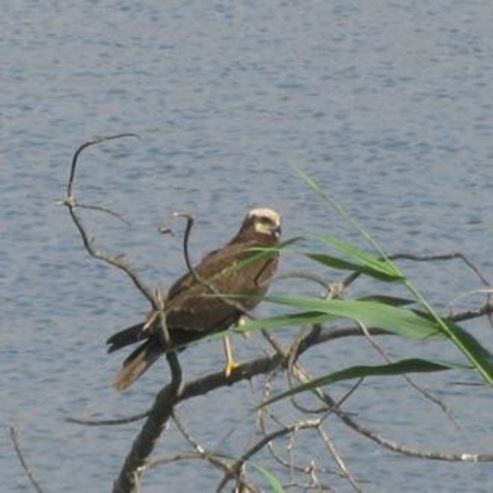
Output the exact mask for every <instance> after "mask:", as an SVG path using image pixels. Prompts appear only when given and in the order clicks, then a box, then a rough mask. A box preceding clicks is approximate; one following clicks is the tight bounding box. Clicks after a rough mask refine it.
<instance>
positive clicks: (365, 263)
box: [315, 234, 404, 281]
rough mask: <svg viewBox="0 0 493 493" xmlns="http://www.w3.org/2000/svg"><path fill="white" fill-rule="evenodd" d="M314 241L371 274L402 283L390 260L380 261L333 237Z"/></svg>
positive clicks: (319, 238)
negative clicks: (343, 256)
mask: <svg viewBox="0 0 493 493" xmlns="http://www.w3.org/2000/svg"><path fill="white" fill-rule="evenodd" d="M315 239H316V240H318V241H320V242H322V243H324V244H325V245H328V246H331V247H333V248H335V249H336V250H338V251H339V252H341V253H343V254H344V255H347V256H348V257H349V258H352V259H354V260H356V261H357V262H358V264H359V265H361V266H362V267H365V268H366V269H368V270H369V271H371V272H375V273H377V274H380V275H381V276H384V277H385V278H387V280H391V281H403V280H404V275H403V274H402V272H401V271H400V270H399V269H398V267H397V266H396V265H395V264H394V263H393V262H392V261H390V260H385V259H384V260H382V259H380V258H378V257H376V256H375V255H372V254H371V253H368V252H366V251H365V250H363V249H361V248H358V247H356V246H354V245H351V244H350V243H347V242H346V241H343V240H341V239H339V238H336V237H335V236H332V235H328V234H325V235H323V236H317V237H316V238H315Z"/></svg>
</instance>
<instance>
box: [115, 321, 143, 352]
mask: <svg viewBox="0 0 493 493" xmlns="http://www.w3.org/2000/svg"><path fill="white" fill-rule="evenodd" d="M143 328H144V324H143V323H139V324H136V325H132V327H129V328H128V329H124V330H121V331H120V332H117V333H116V334H113V335H112V336H111V337H110V338H109V339H108V340H107V341H106V344H109V345H110V347H109V348H108V353H112V352H113V351H116V350H117V349H121V348H122V347H125V346H129V345H130V344H135V343H136V342H139V341H142V340H143V339H146V338H147V337H149V333H148V331H146V330H143Z"/></svg>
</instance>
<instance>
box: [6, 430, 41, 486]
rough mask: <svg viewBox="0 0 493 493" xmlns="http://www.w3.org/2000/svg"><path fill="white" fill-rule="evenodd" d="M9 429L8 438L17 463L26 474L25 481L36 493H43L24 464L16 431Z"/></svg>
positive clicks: (25, 463) (29, 469)
mask: <svg viewBox="0 0 493 493" xmlns="http://www.w3.org/2000/svg"><path fill="white" fill-rule="evenodd" d="M9 429H10V438H11V440H12V443H13V445H14V449H15V453H16V455H17V458H18V459H19V462H20V463H21V466H22V469H23V470H24V472H25V473H26V476H27V479H29V482H30V483H31V486H32V487H33V488H34V489H35V490H36V492H37V493H43V490H42V489H41V486H39V483H38V482H37V481H36V479H35V478H34V475H33V473H32V471H31V468H30V467H29V465H28V463H27V462H26V459H24V456H23V454H22V450H21V447H20V445H19V437H18V436H17V430H16V429H15V428H14V427H13V426H10V427H9Z"/></svg>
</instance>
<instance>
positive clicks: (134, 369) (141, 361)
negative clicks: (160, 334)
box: [114, 338, 163, 390]
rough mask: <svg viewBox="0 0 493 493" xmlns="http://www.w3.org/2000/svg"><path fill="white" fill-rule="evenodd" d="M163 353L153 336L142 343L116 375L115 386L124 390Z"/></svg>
mask: <svg viewBox="0 0 493 493" xmlns="http://www.w3.org/2000/svg"><path fill="white" fill-rule="evenodd" d="M162 354H163V350H162V348H161V347H160V345H159V343H158V342H157V341H156V340H155V339H153V338H151V339H149V340H147V341H146V342H144V344H141V345H140V346H139V347H138V348H137V349H136V350H135V351H133V352H132V353H131V354H130V356H128V358H127V359H126V360H125V361H124V363H123V368H122V369H121V370H120V372H119V373H118V375H117V376H116V380H115V383H114V386H115V388H116V389H117V390H124V389H126V388H127V387H128V386H129V385H130V384H132V383H133V382H135V380H137V378H139V377H140V376H141V375H142V374H143V373H144V372H145V371H147V370H148V369H149V367H150V366H151V365H152V364H153V363H154V362H155V361H156V360H157V359H158V358H159V357H160V356H161V355H162Z"/></svg>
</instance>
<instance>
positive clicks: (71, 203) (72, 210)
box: [61, 133, 158, 310]
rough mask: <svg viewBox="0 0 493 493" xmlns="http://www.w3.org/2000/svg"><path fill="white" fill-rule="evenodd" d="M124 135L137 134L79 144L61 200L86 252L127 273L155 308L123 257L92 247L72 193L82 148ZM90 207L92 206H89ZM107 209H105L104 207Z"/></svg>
mask: <svg viewBox="0 0 493 493" xmlns="http://www.w3.org/2000/svg"><path fill="white" fill-rule="evenodd" d="M124 137H137V138H138V135H136V134H133V133H122V134H118V135H110V136H108V137H97V138H95V139H93V140H89V141H87V142H85V143H84V144H82V145H81V146H79V148H78V149H77V150H76V151H75V153H74V156H73V158H72V164H71V166H70V174H69V179H68V183H67V188H66V192H65V199H64V200H63V201H62V202H61V204H62V205H64V206H66V207H67V208H68V210H69V214H70V217H71V218H72V221H73V222H74V224H75V226H76V228H77V230H78V231H79V234H80V237H81V239H82V243H83V245H84V248H85V249H86V251H87V253H88V254H89V255H90V256H91V257H93V258H95V259H97V260H100V261H102V262H104V263H106V264H109V265H112V266H113V267H116V268H117V269H119V270H122V271H123V272H125V274H127V276H128V277H130V279H131V280H132V282H133V284H134V285H135V287H136V288H137V289H138V290H139V291H140V292H141V293H142V294H143V295H144V296H145V297H146V298H147V300H148V301H149V303H150V304H151V305H152V307H153V308H154V309H155V310H157V309H158V307H157V305H156V301H155V299H154V297H153V295H152V292H151V291H150V290H149V288H147V287H146V285H145V284H144V283H143V282H142V281H141V280H140V278H139V276H138V275H137V273H136V272H135V271H134V270H133V269H132V268H131V267H130V266H129V265H127V264H126V263H125V262H123V259H122V258H121V256H120V257H113V256H110V255H107V254H105V253H102V252H100V251H98V250H96V249H95V248H94V241H93V240H92V239H90V238H89V235H88V234H87V232H86V230H85V228H84V226H83V224H82V220H81V219H80V218H79V216H78V215H77V213H76V209H77V208H78V207H79V204H78V203H77V201H76V199H75V195H74V193H73V187H74V181H75V171H76V167H77V162H78V159H79V156H80V154H81V152H82V151H83V150H84V149H87V148H88V147H90V146H94V145H97V144H101V143H103V142H106V141H109V140H116V139H121V138H124ZM84 207H85V208H89V207H90V206H87V205H85V206H84ZM91 208H94V206H91ZM98 209H99V210H103V209H102V208H98ZM104 210H106V211H107V209H104ZM111 214H112V215H114V216H117V217H118V216H119V215H118V214H116V213H113V212H112V213H111Z"/></svg>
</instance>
